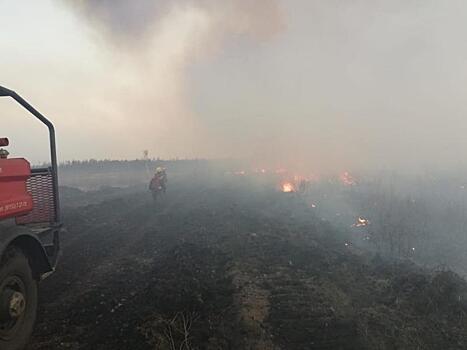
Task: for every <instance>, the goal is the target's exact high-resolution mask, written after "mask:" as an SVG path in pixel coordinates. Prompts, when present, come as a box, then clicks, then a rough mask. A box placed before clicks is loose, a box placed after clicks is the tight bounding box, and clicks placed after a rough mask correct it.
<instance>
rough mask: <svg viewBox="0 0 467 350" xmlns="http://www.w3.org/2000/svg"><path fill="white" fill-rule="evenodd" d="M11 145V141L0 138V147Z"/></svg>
mask: <svg viewBox="0 0 467 350" xmlns="http://www.w3.org/2000/svg"><path fill="white" fill-rule="evenodd" d="M9 144H10V141H9V140H8V139H7V138H6V137H1V138H0V147H6V146H8V145H9Z"/></svg>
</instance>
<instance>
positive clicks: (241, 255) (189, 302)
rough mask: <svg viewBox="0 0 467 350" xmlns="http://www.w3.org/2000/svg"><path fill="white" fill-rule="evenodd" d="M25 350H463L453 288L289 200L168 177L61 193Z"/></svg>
mask: <svg viewBox="0 0 467 350" xmlns="http://www.w3.org/2000/svg"><path fill="white" fill-rule="evenodd" d="M62 195H63V205H64V218H65V225H66V227H67V232H66V233H64V234H63V237H62V241H63V257H62V259H61V261H60V264H59V267H58V269H57V271H56V273H55V274H54V275H53V276H52V277H50V278H49V279H48V280H46V281H44V282H43V283H42V286H41V287H42V288H41V295H40V298H41V310H40V312H39V315H40V317H39V320H38V324H37V327H36V332H35V335H34V337H33V339H32V342H31V344H30V346H29V349H30V350H33V349H34V350H37V349H417V348H418V349H465V348H466V347H467V331H466V330H467V318H466V315H467V284H466V283H465V281H464V280H463V279H461V278H459V277H458V276H457V275H455V274H453V273H451V272H449V271H427V270H423V269H421V268H419V267H417V266H416V265H415V264H413V263H411V262H409V261H401V260H399V261H388V260H386V259H384V260H383V259H382V258H380V257H378V255H374V254H369V253H365V252H363V251H361V250H359V249H357V248H353V247H352V246H348V245H346V244H345V243H346V242H347V241H348V240H347V237H346V233H344V232H339V231H338V230H336V229H335V228H334V227H333V226H331V225H330V224H329V223H326V222H323V221H322V220H321V219H320V218H319V217H317V216H316V215H315V214H314V213H313V211H312V210H310V209H309V207H308V206H307V205H305V203H304V202H303V201H302V200H301V198H300V197H299V196H296V195H294V194H283V193H278V192H276V191H274V189H273V188H270V187H268V186H263V187H261V186H257V185H254V186H253V185H252V184H248V183H247V182H241V181H234V182H228V181H225V182H219V181H217V182H210V181H202V180H193V179H192V180H191V181H181V180H176V181H174V182H172V183H171V184H170V190H169V191H168V193H167V195H166V196H165V197H164V198H163V199H162V201H161V202H160V203H158V204H157V205H156V206H154V205H153V204H152V202H151V200H150V197H149V196H148V194H147V193H146V188H145V186H141V187H133V188H127V189H120V188H106V189H102V190H99V191H92V192H82V191H80V190H76V189H71V188H65V189H64V190H63V191H62Z"/></svg>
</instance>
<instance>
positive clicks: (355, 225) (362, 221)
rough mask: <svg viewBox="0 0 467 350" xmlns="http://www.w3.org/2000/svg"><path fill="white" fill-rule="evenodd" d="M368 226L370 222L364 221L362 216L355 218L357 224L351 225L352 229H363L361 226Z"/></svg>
mask: <svg viewBox="0 0 467 350" xmlns="http://www.w3.org/2000/svg"><path fill="white" fill-rule="evenodd" d="M369 224H370V220H368V219H365V218H364V217H363V216H359V217H358V218H357V222H356V223H355V224H353V225H352V226H353V227H363V226H368V225H369Z"/></svg>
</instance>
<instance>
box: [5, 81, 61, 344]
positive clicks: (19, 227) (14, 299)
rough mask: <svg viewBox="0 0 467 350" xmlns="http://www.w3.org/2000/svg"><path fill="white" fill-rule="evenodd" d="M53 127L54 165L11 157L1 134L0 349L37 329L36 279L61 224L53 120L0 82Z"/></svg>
mask: <svg viewBox="0 0 467 350" xmlns="http://www.w3.org/2000/svg"><path fill="white" fill-rule="evenodd" d="M0 97H11V98H12V99H14V100H15V101H16V102H18V103H19V104H20V105H21V106H23V107H24V108H25V109H26V110H27V111H28V112H30V113H31V114H32V115H33V116H34V117H35V118H37V119H38V120H39V121H40V122H42V123H43V124H44V125H45V126H46V127H47V128H48V131H49V141H50V166H47V167H43V168H31V165H30V163H29V162H28V161H27V160H26V159H24V158H9V157H8V151H7V149H6V147H7V146H9V141H8V139H7V138H0V349H2V350H19V349H22V348H23V347H24V346H25V345H26V343H27V341H28V338H29V336H30V335H31V332H32V330H33V326H34V321H35V318H36V309H37V285H38V282H39V281H41V280H42V279H44V278H45V277H46V276H48V275H49V274H50V273H52V272H53V271H54V269H55V265H56V263H57V258H58V255H59V250H60V249H59V233H60V229H61V221H60V206H59V197H58V178H57V154H56V146H55V130H54V126H53V124H52V123H51V122H50V121H49V120H48V119H47V118H45V117H44V116H43V115H42V114H40V113H39V112H38V111H37V110H36V109H34V108H33V107H32V106H31V105H30V104H29V103H28V102H26V101H25V100H24V99H23V98H22V97H21V96H19V95H18V94H17V93H15V92H14V91H12V90H9V89H6V88H4V87H1V86H0Z"/></svg>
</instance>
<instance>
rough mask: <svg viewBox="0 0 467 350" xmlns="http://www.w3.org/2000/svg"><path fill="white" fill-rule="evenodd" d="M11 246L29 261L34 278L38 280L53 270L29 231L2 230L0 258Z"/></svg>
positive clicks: (45, 254) (42, 248)
mask: <svg viewBox="0 0 467 350" xmlns="http://www.w3.org/2000/svg"><path fill="white" fill-rule="evenodd" d="M11 245H15V246H16V247H19V248H20V249H22V250H23V251H24V253H25V254H26V256H27V257H28V258H29V259H30V264H31V268H32V270H33V272H34V277H35V278H37V279H38V280H39V279H40V278H41V276H42V275H43V274H45V273H47V272H50V271H52V270H53V267H52V265H51V264H50V261H49V258H48V256H47V253H46V251H45V250H44V247H43V246H42V244H41V242H40V240H39V239H38V237H36V236H35V235H34V234H32V233H31V232H30V231H29V230H27V229H25V228H21V227H14V228H11V229H8V230H6V231H5V230H2V235H1V239H0V257H1V256H3V254H4V253H5V251H6V250H7V248H8V247H9V246H11Z"/></svg>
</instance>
